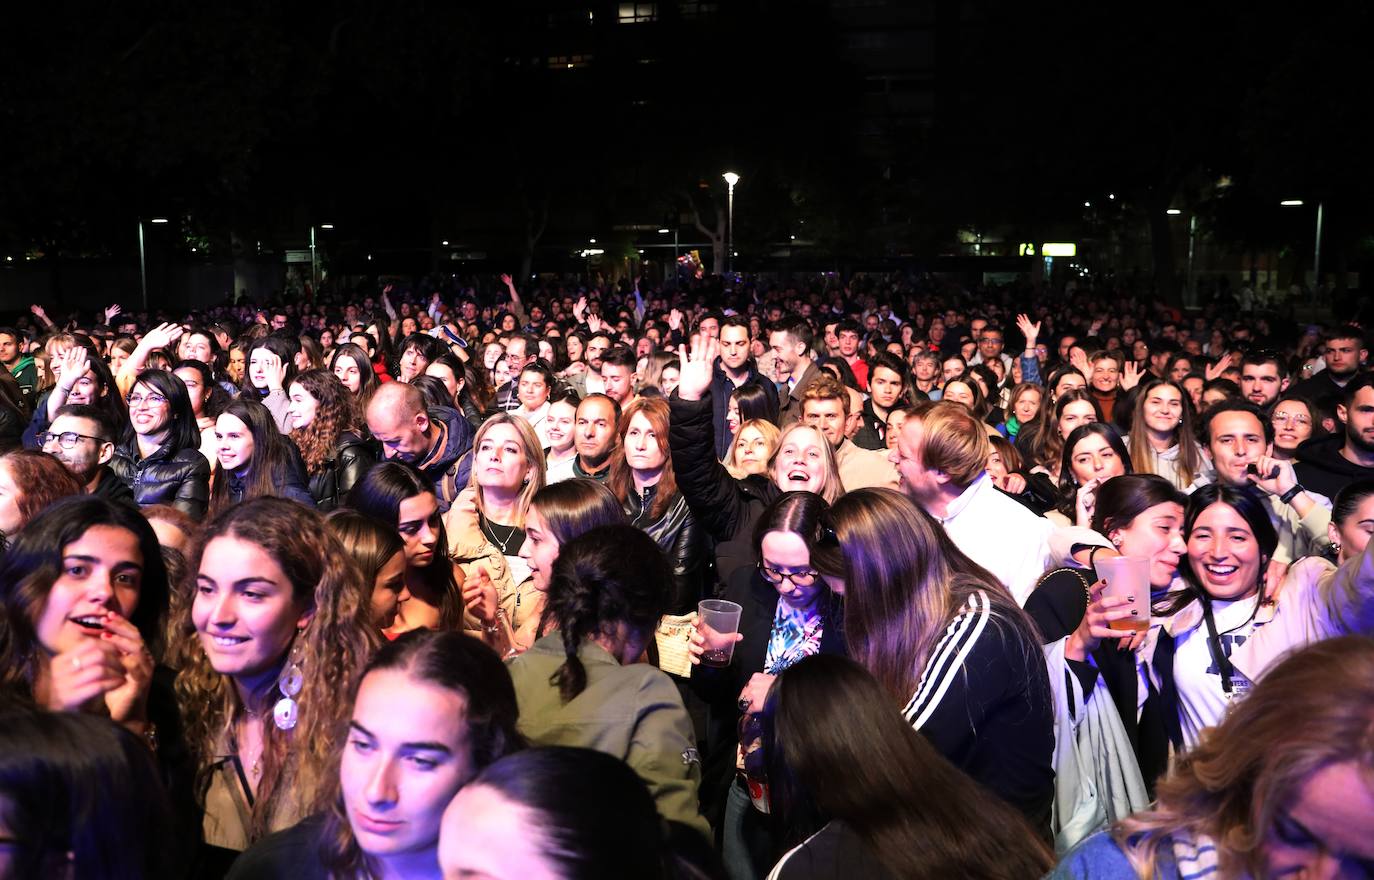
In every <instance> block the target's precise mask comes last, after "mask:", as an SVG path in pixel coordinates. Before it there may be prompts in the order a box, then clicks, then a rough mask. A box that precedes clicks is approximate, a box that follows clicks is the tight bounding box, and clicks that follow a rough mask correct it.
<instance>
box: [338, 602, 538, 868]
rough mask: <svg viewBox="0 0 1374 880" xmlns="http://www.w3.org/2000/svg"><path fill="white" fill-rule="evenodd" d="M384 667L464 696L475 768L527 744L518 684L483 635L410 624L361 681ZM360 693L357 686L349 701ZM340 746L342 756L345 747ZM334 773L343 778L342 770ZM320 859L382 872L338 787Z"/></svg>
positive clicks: (375, 657)
mask: <svg viewBox="0 0 1374 880" xmlns="http://www.w3.org/2000/svg"><path fill="white" fill-rule="evenodd" d="M379 670H396V671H400V672H405V673H406V674H407V675H408V676H409V677H411V678H413V679H415V680H416V681H419V682H423V683H424V684H427V685H431V686H434V687H439V688H443V689H444V690H447V691H453V692H454V693H456V694H459V695H461V696H462V698H463V721H464V722H465V726H466V729H467V735H466V741H467V745H468V748H469V750H470V758H471V764H470V766H471V767H472V769H473V770H475V771H480V770H482V769H483V768H485V767H487V766H489V765H491V764H492V763H493V762H495V761H496V760H498V759H500V758H502V757H504V756H506V755H509V754H511V753H512V752H515V751H518V750H519V749H522V748H524V746H525V740H524V737H522V736H521V735H520V732H519V730H517V729H516V722H517V721H518V720H519V716H520V708H519V706H518V705H517V703H516V700H515V685H514V684H513V683H512V682H511V677H510V673H509V672H507V671H506V666H505V664H504V663H502V662H501V658H500V657H498V656H497V655H496V652H494V651H493V650H492V649H491V648H489V647H488V646H487V645H486V644H485V643H483V642H482V641H480V640H478V639H475V638H473V637H472V636H469V635H464V634H463V633H460V632H451V631H450V632H443V631H439V630H426V629H417V630H411V631H410V632H408V633H404V634H403V635H401V636H400V638H398V639H396V640H395V641H394V642H387V643H386V644H384V645H383V646H382V648H381V650H379V651H378V652H377V653H376V654H375V655H373V657H372V660H371V661H369V662H368V664H367V667H366V668H365V669H364V670H363V674H362V675H361V676H359V679H358V683H359V685H361V684H362V680H363V679H365V678H367V676H368V675H369V674H371V673H373V672H376V671H379ZM356 698H357V693H356V692H355V693H354V694H353V699H350V700H349V703H350V704H352V703H353V701H354V700H356ZM341 745H342V743H341ZM337 751H338V753H339V755H340V756H341V755H342V752H343V749H342V748H340V749H338V750H337ZM336 764H337V759H336ZM334 778H335V779H336V780H337V779H338V773H337V772H336V773H335V774H334ZM320 861H321V864H322V865H323V866H324V867H325V868H327V869H328V870H329V871H330V872H331V873H330V876H331V877H359V876H367V877H377V876H381V872H380V871H378V870H377V868H376V866H375V865H373V864H371V860H370V859H369V858H368V857H367V855H365V854H364V853H363V852H362V850H361V849H360V848H359V847H358V841H357V839H356V838H355V837H354V836H353V829H352V827H351V826H350V825H349V822H348V814H347V812H346V811H345V809H344V802H343V794H342V793H341V792H339V793H336V795H335V797H334V798H333V800H332V803H331V804H330V809H329V812H328V814H327V815H326V818H325V826H324V830H323V832H322V834H321V842H320ZM364 872H366V873H364Z"/></svg>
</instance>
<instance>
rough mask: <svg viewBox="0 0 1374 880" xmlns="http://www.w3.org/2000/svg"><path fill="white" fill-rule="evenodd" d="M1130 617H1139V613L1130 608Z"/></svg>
mask: <svg viewBox="0 0 1374 880" xmlns="http://www.w3.org/2000/svg"><path fill="white" fill-rule="evenodd" d="M1131 616H1132V617H1139V616H1140V613H1139V612H1138V611H1136V610H1135V609H1134V608H1132V609H1131Z"/></svg>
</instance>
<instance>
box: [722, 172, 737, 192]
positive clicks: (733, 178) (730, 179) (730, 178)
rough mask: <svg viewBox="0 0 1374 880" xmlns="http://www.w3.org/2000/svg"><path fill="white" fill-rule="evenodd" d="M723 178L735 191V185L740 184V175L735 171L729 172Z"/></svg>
mask: <svg viewBox="0 0 1374 880" xmlns="http://www.w3.org/2000/svg"><path fill="white" fill-rule="evenodd" d="M721 177H724V178H725V182H726V183H727V184H729V186H730V188H731V189H734V186H735V184H737V183H739V175H738V174H736V173H735V172H733V171H727V172H725V173H724V174H722V175H721Z"/></svg>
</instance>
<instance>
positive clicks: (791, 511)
mask: <svg viewBox="0 0 1374 880" xmlns="http://www.w3.org/2000/svg"><path fill="white" fill-rule="evenodd" d="M769 532H791V533H792V534H794V535H797V536H798V537H800V538H801V539H802V541H804V542H805V543H806V549H807V550H808V551H809V552H810V554H811V565H812V567H813V568H816V569H820V568H821V566H822V565H823V564H824V565H827V568H828V569H829V570H831V571H832V573H833V572H834V571H836V570H837V569H838V568H839V567H841V566H843V564H844V562H843V557H842V554H841V552H840V543H839V541H838V539H837V538H836V537H835V526H834V525H833V524H832V522H831V520H830V505H829V504H827V503H826V502H825V499H824V498H822V497H821V496H819V495H817V494H816V493H814V492H784V493H783V494H782V495H780V496H778V499H777V500H776V501H774V502H773V503H772V504H770V505H768V507H767V508H766V509H765V510H764V511H763V513H762V514H761V515H760V516H759V519H758V522H757V523H755V525H754V534H753V541H754V558H755V559H757V560H759V561H762V560H763V536H764V535H766V534H768V533H769ZM816 607H817V610H818V611H819V612H820V613H821V615H822V616H823V617H826V618H831V617H834V616H835V612H836V611H837V609H838V605H837V604H836V602H835V598H834V596H832V594H831V593H830V589H829V587H825V588H824V589H823V590H822V595H821V596H820V597H819V598H818V600H817V603H816Z"/></svg>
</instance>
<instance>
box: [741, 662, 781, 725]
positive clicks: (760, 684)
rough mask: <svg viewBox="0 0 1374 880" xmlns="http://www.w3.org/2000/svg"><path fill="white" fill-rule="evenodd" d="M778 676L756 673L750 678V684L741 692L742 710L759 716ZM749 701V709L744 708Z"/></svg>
mask: <svg viewBox="0 0 1374 880" xmlns="http://www.w3.org/2000/svg"><path fill="white" fill-rule="evenodd" d="M775 678H777V676H776V675H769V674H768V673H766V672H755V673H754V674H753V675H751V676H750V677H749V683H748V684H746V685H745V686H744V690H742V691H740V692H739V705H740V707H741V710H742V711H743V712H745V713H746V714H748V715H757V714H758V713H760V712H762V711H763V704H764V702H765V701H766V700H767V699H768V690H769V688H771V687H772V686H773V679H775ZM745 700H748V701H749V706H748V708H744V701H745Z"/></svg>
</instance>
